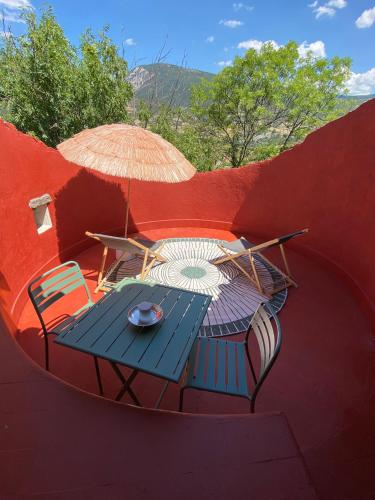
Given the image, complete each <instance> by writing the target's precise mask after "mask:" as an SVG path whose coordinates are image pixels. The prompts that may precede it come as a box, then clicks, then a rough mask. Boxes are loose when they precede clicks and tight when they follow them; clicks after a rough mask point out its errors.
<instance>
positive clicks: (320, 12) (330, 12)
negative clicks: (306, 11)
mask: <svg viewBox="0 0 375 500" xmlns="http://www.w3.org/2000/svg"><path fill="white" fill-rule="evenodd" d="M347 5H348V2H347V0H328V2H326V3H325V4H324V5H319V2H318V0H315V1H314V2H312V3H309V4H308V7H310V9H312V10H313V12H314V14H315V19H319V17H323V16H327V17H333V16H334V15H335V14H336V10H337V9H344V8H345V7H346V6H347Z"/></svg>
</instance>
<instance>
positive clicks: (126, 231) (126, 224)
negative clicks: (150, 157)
mask: <svg viewBox="0 0 375 500" xmlns="http://www.w3.org/2000/svg"><path fill="white" fill-rule="evenodd" d="M129 206H130V179H128V199H127V201H126V219H125V238H127V237H128V225H129Z"/></svg>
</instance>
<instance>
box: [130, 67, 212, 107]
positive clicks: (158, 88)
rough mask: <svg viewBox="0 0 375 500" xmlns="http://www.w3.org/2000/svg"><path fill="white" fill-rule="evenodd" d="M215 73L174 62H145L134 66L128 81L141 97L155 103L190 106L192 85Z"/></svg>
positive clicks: (210, 77) (138, 96)
mask: <svg viewBox="0 0 375 500" xmlns="http://www.w3.org/2000/svg"><path fill="white" fill-rule="evenodd" d="M213 77H214V74H213V73H207V72H205V71H200V70H196V69H189V68H184V67H180V66H175V65H174V64H164V63H158V64H145V65H142V66H137V67H136V68H134V69H133V70H132V71H131V72H130V74H129V76H128V81H129V82H130V83H131V84H132V85H133V88H134V90H135V95H136V97H137V98H139V99H145V100H146V101H149V100H152V101H153V102H154V103H163V102H164V103H169V102H171V103H172V105H173V106H184V107H186V106H188V105H189V100H190V90H191V87H192V85H194V84H196V83H199V81H200V80H201V79H202V78H207V79H209V80H211V79H212V78H213Z"/></svg>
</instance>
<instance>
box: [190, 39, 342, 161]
mask: <svg viewBox="0 0 375 500" xmlns="http://www.w3.org/2000/svg"><path fill="white" fill-rule="evenodd" d="M349 69H350V60H349V59H347V58H338V57H335V58H333V59H331V60H328V59H316V58H314V57H313V56H312V54H309V55H308V56H307V57H304V58H302V57H300V56H299V53H298V48H297V44H296V43H294V42H289V43H288V44H287V45H285V46H284V47H281V48H278V49H276V48H274V47H273V46H272V45H271V44H265V45H264V46H263V47H262V48H261V50H260V51H259V52H257V51H255V50H254V49H250V50H249V51H247V53H246V54H245V56H244V57H236V58H235V60H234V63H233V66H231V67H227V68H225V69H224V70H223V71H221V72H220V73H219V74H218V75H217V76H216V77H215V78H214V80H213V81H207V80H203V81H202V82H201V83H200V84H199V85H197V86H195V87H194V88H193V92H192V112H193V114H194V116H195V117H196V118H197V119H198V120H199V121H200V123H201V124H204V126H205V129H206V130H207V131H209V133H210V134H211V135H212V136H215V137H220V139H221V141H222V144H223V145H224V146H225V151H226V155H227V157H228V160H229V161H230V163H231V164H232V166H239V165H241V164H243V163H244V162H245V161H247V160H249V159H250V158H252V159H254V153H256V151H257V150H259V151H260V152H261V153H262V149H263V152H264V148H262V147H261V146H262V145H264V144H266V145H268V146H270V145H272V148H271V149H272V151H275V150H278V151H282V150H284V149H286V148H287V147H289V146H290V145H292V144H293V143H295V142H297V141H299V140H301V139H302V138H304V137H305V136H306V134H307V133H309V132H310V131H311V130H313V129H314V128H317V127H318V126H319V125H321V124H323V123H324V122H325V121H328V120H329V119H332V118H333V116H334V114H335V109H336V105H337V95H338V94H339V92H341V91H343V87H344V84H345V81H346V79H347V78H348V74H349Z"/></svg>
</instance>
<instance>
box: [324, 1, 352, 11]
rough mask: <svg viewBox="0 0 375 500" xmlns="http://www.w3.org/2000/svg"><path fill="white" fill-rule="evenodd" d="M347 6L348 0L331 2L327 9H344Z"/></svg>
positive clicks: (327, 4) (328, 3)
mask: <svg viewBox="0 0 375 500" xmlns="http://www.w3.org/2000/svg"><path fill="white" fill-rule="evenodd" d="M347 5H348V2H347V0H329V2H327V3H326V6H327V7H333V8H334V9H344V8H345V7H346V6H347Z"/></svg>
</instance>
